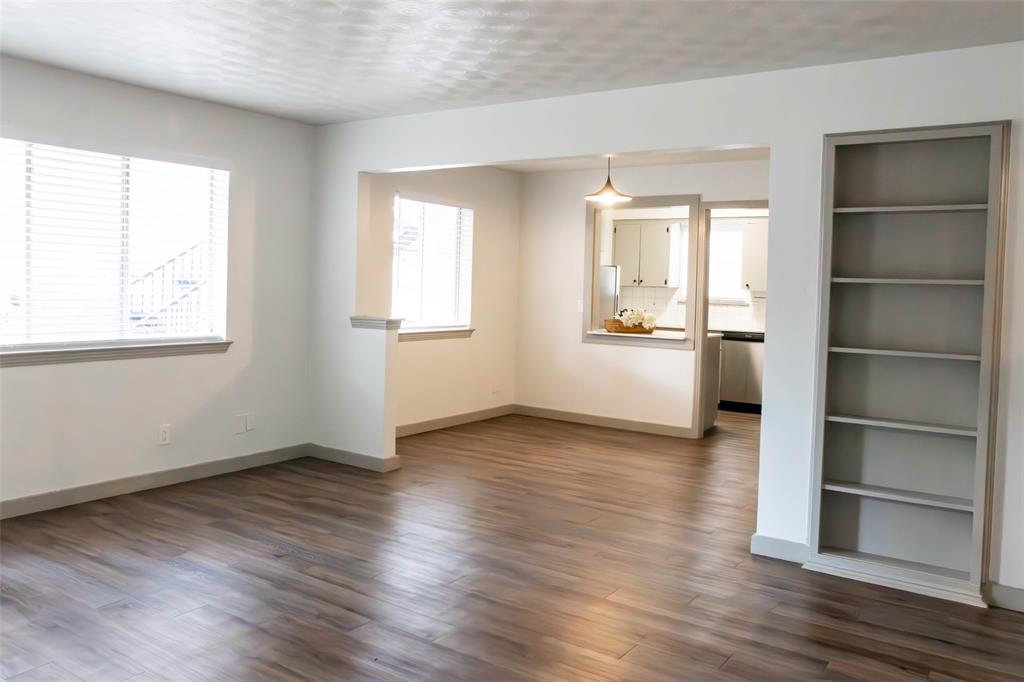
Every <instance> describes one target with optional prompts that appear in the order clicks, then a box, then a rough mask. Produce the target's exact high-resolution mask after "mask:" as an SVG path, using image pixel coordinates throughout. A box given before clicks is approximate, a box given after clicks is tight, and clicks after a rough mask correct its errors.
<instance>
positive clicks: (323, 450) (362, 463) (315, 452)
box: [306, 443, 402, 473]
mask: <svg viewBox="0 0 1024 682" xmlns="http://www.w3.org/2000/svg"><path fill="white" fill-rule="evenodd" d="M306 454H307V455H309V456H310V457H316V458H317V459H322V460H326V461H328V462H335V463H337V464H346V465H348V466H350V467H357V468H359V469H368V470H370V471H376V472H379V473H386V472H388V471H394V470H395V469H398V468H399V467H401V466H402V458H401V457H399V456H398V455H389V456H387V457H374V456H372V455H361V454H359V453H358V452H349V451H348V450H338V449H337V448H329V447H327V446H325V445H316V444H314V443H310V444H309V445H307V446H306Z"/></svg>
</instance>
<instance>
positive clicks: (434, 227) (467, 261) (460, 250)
mask: <svg viewBox="0 0 1024 682" xmlns="http://www.w3.org/2000/svg"><path fill="white" fill-rule="evenodd" d="M394 212H395V231H394V262H393V266H392V271H391V276H392V288H391V293H392V296H391V314H392V316H393V317H400V318H403V320H404V322H403V323H402V328H403V329H409V328H414V329H416V328H418V329H429V328H439V327H468V326H469V314H470V295H471V292H472V279H473V272H472V271H473V209H471V208H459V207H457V206H444V205H441V204H430V203H426V202H422V201H413V200H411V199H403V198H402V197H400V196H399V195H397V194H396V195H395V207H394Z"/></svg>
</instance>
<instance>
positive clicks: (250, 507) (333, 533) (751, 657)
mask: <svg viewBox="0 0 1024 682" xmlns="http://www.w3.org/2000/svg"><path fill="white" fill-rule="evenodd" d="M720 423H721V425H720V426H719V427H718V428H717V430H716V432H715V433H714V434H713V435H711V436H710V437H709V438H706V439H705V440H703V441H697V442H690V441H685V440H678V439H672V438H666V437H659V436H647V435H639V434H634V433H626V432H622V431H614V430H609V429H601V428H596V427H589V426H581V425H574V424H564V423H559V422H554V421H547V420H542V419H534V418H529V417H520V416H509V417H502V418H499V419H494V420H490V421H487V422H480V423H476V424H469V425H465V426H461V427H457V428H453V429H448V430H444V431H436V432H433V433H425V434H420V435H417V436H411V437H408V438H404V439H402V440H400V441H399V453H400V454H401V456H402V461H403V468H402V469H401V470H400V471H397V472H393V473H390V474H374V473H370V472H364V471H360V470H357V469H351V468H347V467H344V466H341V465H336V464H332V463H328V462H323V461H319V460H315V459H302V460H294V461H291V462H286V463H283V464H277V465H273V466H268V467H263V468H259V469H251V470H248V471H244V472H239V473H235V474H229V475H225V476H218V477H216V478H210V479H205V480H201V481H193V482H190V483H185V484H181V485H176V486H170V487H166V488H161V489H157V490H150V491H146V492H142V493H136V494H133V495H125V496H121V497H117V498H111V499H108V500H103V501H98V502H92V503H87V504H82V505H78V506H75V507H68V508H65V509H60V510H54V511H51V512H44V513H40V514H35V515H32V516H26V517H22V518H18V519H14V520H11V521H7V522H5V523H4V524H3V527H2V542H3V545H2V559H0V561H2V566H0V568H2V579H3V584H2V593H0V596H2V611H0V620H2V627H3V630H2V640H0V653H2V656H0V662H2V665H0V674H2V676H3V677H4V678H5V679H10V680H19V681H25V680H96V681H99V682H116V681H117V680H135V681H136V682H143V681H147V682H148V681H151V680H174V681H178V680H181V681H188V680H227V681H231V680H301V679H312V680H445V681H448V680H452V681H459V680H465V681H472V682H492V681H497V680H542V681H552V682H553V681H559V682H562V681H565V680H588V681H589V680H636V681H643V682H647V681H653V682H657V681H659V680H819V679H828V680H850V679H857V680H924V679H931V680H947V681H948V680H956V679H960V680H1021V679H1024V614H1019V613H1014V612H1010V611H1004V610H999V609H989V610H981V609H975V608H971V607H968V606H961V605H957V604H952V603H948V602H944V601H939V600H935V599H929V598H925V597H920V596H916V595H910V594H904V593H901V592H897V591H894V590H888V589H884V588H877V587H874V586H869V585H865V584H861V583H856V582H852V581H847V580H842V579H839V578H833V577H830V576H824V575H819V574H815V573H811V572H808V571H804V570H802V569H800V568H799V567H798V566H795V565H792V564H787V563H784V562H780V561H774V560H770V559H762V558H757V557H752V556H750V555H749V554H748V551H747V549H748V546H749V541H750V534H751V533H752V531H753V528H754V513H755V499H756V495H755V486H756V476H757V465H756V453H757V437H758V427H759V421H758V418H757V417H756V416H751V415H730V414H723V416H722V419H721V422H720Z"/></svg>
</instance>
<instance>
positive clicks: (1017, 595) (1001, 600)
mask: <svg viewBox="0 0 1024 682" xmlns="http://www.w3.org/2000/svg"><path fill="white" fill-rule="evenodd" d="M982 591H983V592H984V595H985V601H987V602H988V603H989V604H991V605H992V606H998V607H999V608H1001V609H1010V610H1011V611H1020V612H1022V613H1024V588H1021V587H1010V586H1009V585H1000V584H999V583H986V584H985V585H983V586H982Z"/></svg>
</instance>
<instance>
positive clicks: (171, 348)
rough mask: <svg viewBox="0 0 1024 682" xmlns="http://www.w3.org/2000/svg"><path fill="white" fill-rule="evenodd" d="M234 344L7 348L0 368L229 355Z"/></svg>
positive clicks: (201, 340)
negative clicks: (217, 354) (229, 350)
mask: <svg viewBox="0 0 1024 682" xmlns="http://www.w3.org/2000/svg"><path fill="white" fill-rule="evenodd" d="M232 343H234V341H228V340H227V339H214V338H195V339H184V340H174V341H163V342H152V341H147V342H145V343H115V342H102V343H96V344H93V345H85V344H82V345H66V346H61V345H59V344H51V345H50V346H49V347H47V346H37V347H35V348H28V349H17V350H14V348H15V347H13V346H5V347H4V350H0V367H26V366H32V365H62V364H67V363H74V362H99V361H104V360H128V359H132V358H158V357H168V356H172V355H203V354H212V353H226V352H227V350H228V348H230V347H231V344H232Z"/></svg>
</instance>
